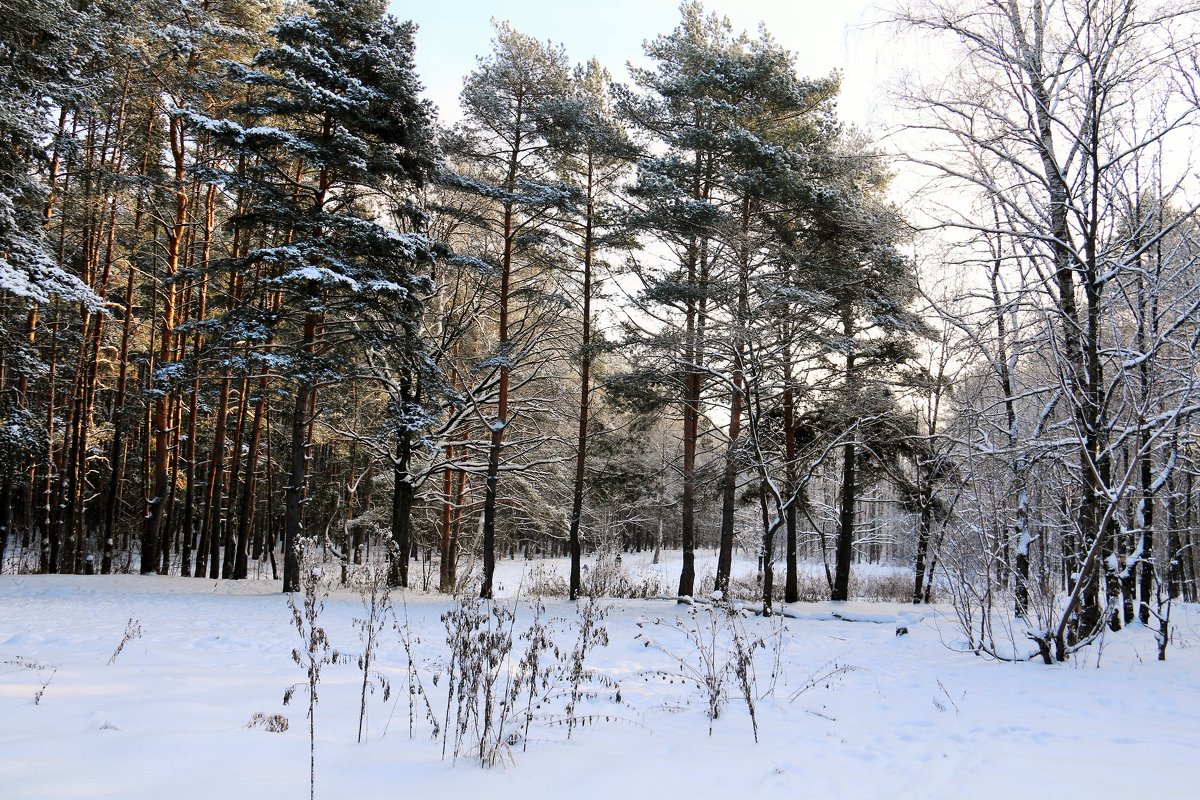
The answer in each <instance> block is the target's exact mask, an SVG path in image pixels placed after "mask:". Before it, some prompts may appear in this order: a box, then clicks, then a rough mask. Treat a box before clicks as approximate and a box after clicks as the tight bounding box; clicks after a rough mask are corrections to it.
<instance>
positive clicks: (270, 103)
mask: <svg viewBox="0 0 1200 800" xmlns="http://www.w3.org/2000/svg"><path fill="white" fill-rule="evenodd" d="M9 5H11V6H12V7H11V9H8V10H7V11H6V17H7V20H8V23H9V24H8V26H7V27H6V29H5V31H4V32H3V33H2V34H0V67H2V69H3V71H4V76H5V79H4V81H3V82H2V85H0V93H2V95H3V96H2V97H0V100H2V101H3V102H2V103H0V129H2V130H3V134H4V135H3V137H0V138H2V142H0V175H2V177H0V347H2V354H0V420H2V422H3V424H2V426H0V459H2V461H3V463H4V465H5V466H6V469H5V470H4V474H3V476H0V554H3V555H4V557H5V561H4V564H5V567H6V568H9V567H10V566H11V567H12V568H21V569H36V570H38V571H42V572H91V571H96V572H102V573H107V572H111V571H114V570H125V569H129V570H136V571H139V572H142V573H152V572H158V573H164V574H181V575H185V576H188V575H194V576H201V577H203V576H207V577H213V578H231V579H237V578H244V577H247V576H248V575H249V574H250V571H251V569H252V568H256V565H264V564H265V565H269V567H270V569H271V570H272V574H274V575H275V576H276V577H281V578H282V580H283V585H284V589H285V590H286V591H294V590H295V589H296V588H297V586H298V581H299V560H298V553H299V548H300V547H301V546H302V544H303V546H322V547H324V548H325V549H326V552H327V554H328V555H329V556H330V557H332V558H335V559H337V560H339V561H340V562H341V563H342V564H343V565H346V567H348V566H349V565H351V564H353V563H355V562H358V561H361V560H363V559H365V558H371V557H372V550H376V551H378V553H376V555H379V554H382V557H384V558H386V559H387V561H388V563H389V565H390V573H391V574H390V580H391V582H392V583H393V584H394V585H401V586H407V585H409V584H410V583H411V582H413V581H414V580H416V576H414V575H411V574H410V572H411V571H412V570H414V569H417V570H419V571H420V576H419V577H420V580H421V582H422V584H423V585H428V584H434V585H436V586H437V587H438V588H440V589H442V590H446V591H449V590H451V589H452V588H453V587H454V586H455V585H456V584H457V583H458V581H459V580H460V576H459V571H460V570H459V568H458V567H459V564H460V563H461V562H462V561H463V560H464V559H474V558H478V559H479V560H480V562H481V564H482V582H481V587H480V591H481V594H483V595H484V596H485V597H487V596H490V595H491V594H492V592H493V588H494V587H493V581H494V573H495V564H496V559H497V557H501V556H503V555H505V554H510V553H513V552H516V550H517V549H518V548H520V549H523V550H524V551H525V552H526V553H534V552H537V553H542V554H562V555H566V556H569V558H570V561H571V570H570V576H569V592H570V595H571V596H572V597H575V596H577V595H578V594H579V592H580V587H581V584H582V580H583V577H582V554H583V552H584V551H585V549H589V548H594V547H597V546H599V545H600V544H601V543H603V542H612V541H614V540H616V541H618V542H624V543H625V544H626V545H628V546H634V547H637V548H642V547H662V546H664V545H666V546H669V547H672V546H673V547H677V548H678V549H680V550H682V553H683V566H682V570H681V574H680V578H679V584H678V587H677V591H678V594H679V595H680V596H691V595H693V594H695V593H696V592H697V591H699V590H700V588H701V587H700V581H699V579H698V576H697V573H696V567H695V551H696V549H697V548H698V547H701V546H712V547H715V548H716V551H717V556H718V558H717V571H716V575H715V576H714V578H713V581H714V582H713V584H712V589H714V590H716V591H721V592H729V591H730V590H731V586H730V581H731V577H732V573H733V558H734V554H735V552H736V551H737V549H738V548H744V549H748V550H750V551H751V552H756V553H758V555H759V557H760V565H761V568H760V584H759V587H758V589H757V590H756V591H757V592H758V593H759V596H760V597H761V598H762V600H763V603H764V609H765V610H767V611H768V612H769V611H770V609H771V605H772V603H773V602H774V601H775V600H777V599H782V600H784V601H795V600H796V599H798V596H799V594H798V573H799V563H800V561H801V560H802V558H803V556H804V555H805V554H806V553H807V554H810V555H813V556H818V557H820V558H822V559H823V560H824V562H825V564H826V570H827V578H828V584H829V594H830V596H831V597H832V598H833V599H846V598H847V597H848V596H849V592H850V588H849V587H850V577H851V564H852V562H853V561H854V559H855V558H856V557H862V556H863V555H864V554H866V555H878V553H877V552H876V550H875V544H874V543H873V542H870V541H868V540H867V527H868V526H867V522H868V521H869V520H870V521H872V527H875V525H874V522H875V521H877V520H878V518H879V515H880V511H879V508H878V505H886V506H887V507H888V509H890V511H889V513H890V514H891V516H889V517H888V523H887V527H888V528H889V542H890V544H889V546H890V547H892V548H893V549H894V550H895V555H896V556H897V557H900V558H904V559H908V560H910V563H912V564H913V565H914V566H915V585H914V591H913V599H914V600H915V601H921V600H923V599H927V598H928V596H929V592H930V590H931V587H932V584H933V578H934V575H935V574H938V575H942V576H944V577H946V578H952V579H953V580H952V583H954V585H955V587H956V589H955V590H954V591H955V594H956V597H957V599H958V600H959V601H962V602H967V603H976V604H977V605H978V606H979V607H983V608H987V609H993V608H997V609H998V608H1009V609H1011V610H1012V611H1015V613H1016V614H1017V615H1018V616H1021V617H1023V618H1025V619H1026V620H1027V621H1030V625H1031V626H1032V628H1033V630H1034V633H1033V634H1032V638H1033V639H1034V640H1035V641H1036V642H1037V643H1038V647H1039V648H1041V649H1042V650H1043V651H1044V652H1045V653H1047V654H1048V656H1049V657H1050V658H1057V659H1061V658H1065V657H1066V656H1067V655H1068V654H1069V651H1070V650H1071V649H1072V647H1074V646H1076V645H1078V644H1080V643H1082V642H1086V641H1088V640H1089V638H1090V637H1093V636H1094V635H1096V634H1097V632H1098V631H1099V630H1100V629H1101V628H1102V626H1103V625H1106V624H1107V625H1116V624H1120V622H1122V621H1130V620H1132V619H1134V618H1136V617H1138V616H1140V617H1141V619H1142V621H1143V622H1146V621H1148V619H1149V615H1150V613H1151V610H1152V602H1151V601H1152V600H1153V599H1154V597H1155V593H1156V592H1157V593H1158V595H1159V596H1160V597H1161V596H1162V594H1163V592H1164V591H1165V592H1166V593H1167V595H1168V596H1170V597H1174V596H1178V595H1179V594H1180V593H1189V596H1194V577H1195V558H1194V555H1193V553H1192V549H1191V544H1192V532H1191V529H1192V524H1193V517H1194V510H1193V506H1194V491H1193V484H1194V474H1195V461H1194V446H1193V443H1192V427H1191V419H1192V412H1193V411H1194V406H1195V400H1196V398H1195V393H1194V391H1193V388H1192V385H1193V383H1194V380H1195V376H1194V367H1193V366H1192V364H1193V360H1192V356H1191V353H1192V352H1193V351H1194V349H1195V337H1196V335H1197V334H1196V331H1197V325H1196V305H1195V301H1196V295H1195V292H1196V290H1195V277H1196V255H1197V247H1196V226H1195V219H1194V217H1195V214H1194V211H1195V209H1194V208H1193V207H1191V206H1189V205H1188V203H1187V200H1186V198H1187V197H1188V190H1189V184H1188V183H1187V181H1188V180H1189V179H1188V176H1187V171H1186V168H1181V167H1180V166H1179V165H1180V161H1179V156H1178V152H1179V150H1178V148H1180V147H1183V146H1185V145H1186V143H1187V142H1190V141H1191V139H1190V138H1189V137H1190V136H1191V126H1192V125H1193V123H1194V121H1195V115H1196V113H1197V107H1198V105H1197V102H1196V94H1195V90H1194V82H1191V81H1189V80H1188V77H1189V76H1191V77H1194V68H1195V63H1196V61H1195V60H1196V50H1195V45H1194V42H1195V38H1194V37H1193V38H1191V39H1188V37H1187V35H1186V33H1187V31H1188V30H1190V28H1189V27H1188V26H1189V25H1192V23H1193V20H1194V18H1195V17H1194V16H1191V17H1189V15H1188V14H1187V13H1185V12H1186V11H1187V9H1185V8H1184V7H1183V6H1180V7H1178V8H1175V9H1168V10H1166V11H1155V12H1154V13H1153V14H1150V13H1149V12H1144V11H1143V10H1142V9H1141V8H1140V6H1139V4H1137V3H1134V2H1132V0H1125V1H1123V2H1115V1H1114V2H1112V3H1106V4H1095V3H1085V2H1082V0H1080V1H1079V2H1074V0H1055V1H1054V2H1045V3H1015V4H1011V3H1007V2H1004V3H1001V2H997V1H996V0H972V1H971V2H965V1H964V2H942V1H941V0H939V1H938V2H927V3H923V4H921V5H920V6H918V7H917V8H914V9H908V8H904V9H900V10H898V11H897V12H896V14H895V19H894V22H895V23H897V24H898V26H899V28H900V30H901V32H903V31H905V30H909V31H915V32H917V33H918V35H924V36H931V37H943V38H944V39H945V40H946V41H947V47H950V48H952V47H954V46H956V45H960V46H962V47H963V48H964V51H963V52H965V53H966V55H964V57H963V58H964V60H963V62H962V64H963V68H962V69H961V70H960V71H959V73H958V74H957V75H956V76H955V77H954V79H953V80H938V81H931V82H925V83H920V82H914V83H913V84H912V85H911V86H906V87H905V88H904V90H903V97H902V99H904V100H906V101H908V102H909V103H910V104H911V106H912V115H911V117H910V118H911V119H912V120H913V121H914V123H913V129H914V130H919V131H921V132H922V133H921V136H922V138H920V139H919V140H916V143H915V144H914V145H913V146H912V147H911V148H910V149H909V150H908V152H907V153H906V154H905V158H906V159H907V162H908V163H907V165H904V161H903V160H902V161H900V162H895V161H892V160H890V159H887V158H885V157H884V156H883V154H882V151H880V150H878V149H876V148H875V147H873V146H872V145H871V143H870V142H869V141H867V140H866V139H865V138H864V137H863V136H862V135H861V134H859V133H858V132H856V131H855V130H853V129H851V128H847V127H846V126H844V125H843V124H842V123H840V122H839V120H838V118H837V114H836V100H837V94H838V89H839V77H838V75H837V74H836V73H833V74H830V75H828V76H821V77H816V78H808V77H804V76H800V75H798V74H797V71H796V68H795V64H794V60H793V58H792V56H791V55H790V54H789V53H788V52H787V51H786V50H785V49H784V48H782V47H781V46H780V45H779V44H778V43H776V42H775V41H774V40H773V39H772V38H771V36H770V35H769V33H767V32H766V31H765V30H763V31H760V32H759V33H758V34H757V35H756V36H751V35H747V34H739V33H737V32H735V31H734V30H733V29H732V27H731V26H730V24H729V23H728V22H727V21H725V20H723V19H720V18H718V17H716V16H714V15H710V14H707V13H706V12H705V11H704V9H703V8H702V6H701V5H700V4H699V3H693V2H689V3H685V4H683V5H682V6H681V18H680V22H679V24H678V26H677V27H676V28H675V29H674V30H672V31H671V32H669V33H666V34H663V35H661V36H658V37H657V38H655V39H652V40H650V41H648V42H647V43H646V45H645V54H646V56H647V58H648V63H649V66H647V67H644V68H639V69H632V70H631V72H630V76H629V79H628V80H627V81H625V82H621V81H617V80H614V79H613V78H612V76H611V75H610V74H609V73H608V72H607V71H606V70H605V69H604V68H603V66H602V65H600V64H598V63H596V62H594V61H593V62H589V63H585V64H581V65H573V64H572V63H571V62H570V60H569V59H568V56H567V54H566V53H565V52H564V51H563V49H562V48H561V47H558V46H555V45H553V44H550V43H546V42H540V41H538V40H536V39H534V38H532V37H529V36H526V35H524V34H522V33H520V32H519V31H516V30H514V29H512V28H511V27H510V26H508V25H507V24H497V26H496V30H495V38H494V41H493V44H492V50H491V52H489V53H488V54H486V55H484V56H483V57H482V58H481V59H480V60H479V61H478V64H477V66H476V68H475V70H474V71H473V72H472V73H471V74H470V75H468V76H467V78H466V79H465V81H464V85H463V89H462V93H461V96H460V103H461V120H460V121H459V122H458V123H456V124H454V125H443V124H440V123H439V122H438V119H437V116H436V113H435V109H433V108H432V106H431V105H430V104H429V103H428V102H427V101H425V100H423V99H421V95H420V93H421V85H420V81H419V76H418V75H417V72H416V69H415V66H414V61H413V54H414V47H415V46H416V44H417V42H418V41H419V36H418V33H417V31H416V30H415V28H414V26H413V25H411V24H410V23H404V22H399V21H397V20H396V19H394V18H393V17H391V16H389V15H388V14H387V12H386V4H385V3H382V2H378V1H377V0H311V2H307V3H303V4H275V3H270V2H248V1H247V0H208V1H207V2H181V0H139V2H137V3H130V4H122V5H120V6H119V7H116V6H109V5H106V4H96V3H90V2H62V1H60V0H19V2H15V3H12V4H9ZM1193 27H1194V26H1193ZM1189 59H1191V61H1190V62H1189ZM1189 69H1190V70H1191V71H1190V72H1189ZM901 165H904V166H901ZM896 168H903V169H904V170H905V171H906V172H908V171H910V170H911V171H914V172H917V171H923V173H924V174H925V175H927V176H929V179H930V182H931V183H930V187H929V188H928V190H927V191H925V192H924V193H923V194H922V195H921V196H920V197H919V198H917V199H916V200H915V201H914V205H913V207H912V208H908V207H906V209H905V211H906V214H904V215H902V214H901V213H900V210H899V209H898V208H897V207H896V206H895V205H894V204H893V203H892V202H891V201H889V194H888V188H889V182H890V180H891V175H890V172H889V170H891V169H896ZM937 184H941V186H938V185H937ZM919 203H925V204H926V206H925V207H920V208H918V207H917V204H919ZM933 232H937V235H934V234H933ZM1156 534H1157V536H1156ZM1156 542H1157V544H1158V547H1157V548H1156V547H1155V544H1156ZM827 543H828V544H827ZM277 560H278V561H279V562H280V563H276V562H277ZM777 561H779V562H781V564H782V567H783V570H784V575H783V576H782V590H780V587H779V586H778V585H777V583H776V580H775V575H774V564H775V563H776V562H777ZM435 568H436V570H437V574H436V575H434V574H433V571H434V569H435ZM939 571H940V572H939ZM988 613H990V611H989V612H988ZM981 636H982V637H983V639H981V642H980V646H989V645H986V642H985V641H983V640H984V639H986V638H987V637H986V635H984V634H981Z"/></svg>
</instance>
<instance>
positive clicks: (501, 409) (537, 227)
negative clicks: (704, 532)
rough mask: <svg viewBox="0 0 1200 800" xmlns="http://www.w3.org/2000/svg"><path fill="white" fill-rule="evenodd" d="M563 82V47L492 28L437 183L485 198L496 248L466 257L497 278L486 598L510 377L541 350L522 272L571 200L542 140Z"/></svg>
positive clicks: (487, 227) (485, 226)
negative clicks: (451, 166) (450, 165)
mask: <svg viewBox="0 0 1200 800" xmlns="http://www.w3.org/2000/svg"><path fill="white" fill-rule="evenodd" d="M569 78H570V73H569V71H568V69H567V64H566V56H565V55H564V54H563V53H562V51H561V49H559V48H555V47H552V46H549V45H545V44H542V43H541V42H538V41H537V40H536V39H533V38H531V37H529V36H525V35H523V34H521V33H519V32H518V31H515V30H513V29H512V28H511V27H509V26H508V25H507V24H497V26H496V38H495V40H494V43H493V50H492V53H491V55H490V56H489V57H487V58H483V59H480V61H479V65H478V67H477V68H476V69H475V71H474V72H472V73H471V74H470V75H469V76H468V77H467V81H466V85H465V86H464V87H463V91H462V95H461V102H462V108H463V112H464V115H465V120H464V124H463V126H462V127H461V128H460V129H459V130H458V131H456V133H455V136H454V137H453V141H452V142H451V143H450V144H449V145H448V147H447V149H448V150H449V151H450V153H451V155H452V156H453V157H454V158H455V159H456V162H457V163H458V164H460V165H461V166H463V167H468V169H462V170H460V171H459V172H457V173H449V174H447V175H446V176H445V177H444V179H443V181H444V182H445V183H446V184H447V185H448V186H452V187H455V188H457V189H460V190H462V191H465V192H469V193H473V194H477V195H481V196H483V197H485V198H487V199H488V200H490V201H491V203H490V208H488V209H487V210H486V211H484V213H483V214H482V215H481V216H479V217H478V218H476V220H475V223H476V225H477V227H479V228H481V229H482V230H481V233H483V234H484V235H485V236H487V235H490V236H493V237H495V239H496V240H497V241H496V244H495V249H494V251H492V250H490V249H479V250H477V252H472V253H470V254H469V255H471V256H473V257H475V258H476V259H478V260H479V263H481V264H487V265H488V268H489V269H490V270H493V271H494V272H495V277H496V278H498V280H499V285H498V286H497V287H496V292H497V299H496V318H497V322H496V333H495V336H496V344H495V351H494V352H493V353H492V354H490V355H489V356H488V357H487V358H486V359H485V360H484V362H483V363H482V364H480V365H479V368H480V369H481V370H485V371H488V372H493V371H494V372H495V373H497V375H498V385H497V391H496V409H495V416H494V417H492V418H491V419H490V420H489V421H488V428H489V442H488V463H487V476H486V484H485V489H484V502H483V544H482V547H483V585H482V588H481V595H482V596H483V597H485V598H489V597H491V596H492V579H493V576H494V574H495V567H496V519H497V509H498V503H499V494H498V487H499V481H500V472H501V462H502V457H501V454H502V451H503V449H504V442H505V438H506V434H507V433H508V429H509V427H510V425H511V424H512V422H513V419H514V416H515V415H514V410H515V407H513V397H512V396H511V395H512V388H513V386H512V384H513V373H514V371H520V370H521V369H522V368H524V367H526V366H527V364H526V362H528V361H530V360H531V358H530V356H531V353H532V352H534V351H535V350H536V349H537V348H538V341H537V335H538V333H539V330H540V325H539V324H538V317H539V314H538V313H536V311H537V308H536V307H537V305H538V304H539V301H540V300H541V298H540V297H539V296H537V291H536V288H535V287H536V283H535V282H534V281H535V278H534V276H533V275H530V274H529V273H530V272H531V271H534V270H535V269H536V267H535V266H534V265H536V264H537V262H538V260H539V257H540V256H541V255H543V252H542V251H543V246H544V244H545V242H546V237H547V234H548V232H549V231H550V222H551V221H552V220H553V219H554V218H555V216H556V215H557V214H558V213H560V212H561V211H563V210H565V208H566V207H567V206H568V204H569V202H570V201H571V199H572V197H573V193H572V192H571V190H570V189H569V188H568V187H566V186H564V185H562V183H561V182H560V181H559V180H558V178H557V176H556V175H555V173H554V170H553V161H552V156H553V148H552V146H551V144H550V142H549V141H548V140H547V134H548V133H549V132H550V131H551V130H553V129H554V128H555V126H556V120H555V116H556V114H558V115H562V114H563V113H564V111H565V110H564V107H563V105H562V101H563V100H564V99H565V98H566V95H567V91H568V89H569ZM531 290H532V291H531ZM533 446H534V447H536V443H534V444H533ZM527 447H528V445H527Z"/></svg>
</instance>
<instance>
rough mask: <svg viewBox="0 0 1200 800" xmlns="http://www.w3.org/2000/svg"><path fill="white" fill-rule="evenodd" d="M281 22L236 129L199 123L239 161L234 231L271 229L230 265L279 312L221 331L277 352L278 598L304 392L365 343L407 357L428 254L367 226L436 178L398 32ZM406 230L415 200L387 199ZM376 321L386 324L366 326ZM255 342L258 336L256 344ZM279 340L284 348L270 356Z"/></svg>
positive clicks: (333, 375)
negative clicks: (283, 428) (288, 408)
mask: <svg viewBox="0 0 1200 800" xmlns="http://www.w3.org/2000/svg"><path fill="white" fill-rule="evenodd" d="M309 5H310V6H311V11H310V12H309V13H299V14H293V15H288V16H284V17H283V18H281V19H280V21H279V22H278V23H277V24H276V25H275V27H274V28H273V29H272V31H271V36H272V38H273V39H274V42H275V43H274V44H272V45H270V46H268V47H266V48H265V49H263V50H261V51H260V52H259V53H258V55H257V56H256V57H255V58H254V61H253V63H252V65H251V66H249V67H240V66H235V67H234V68H233V69H234V74H235V76H236V77H237V78H238V79H239V80H240V82H241V83H243V84H244V85H245V86H246V88H247V91H248V92H249V94H250V97H251V99H250V100H249V102H247V103H246V104H244V105H243V106H242V107H241V108H240V109H239V111H240V112H241V114H242V115H243V116H242V118H241V119H240V120H238V121H235V120H232V119H225V120H201V122H203V124H205V125H207V126H208V127H209V129H210V130H211V131H212V132H213V133H214V134H216V135H219V136H220V137H221V138H223V139H224V140H225V141H227V142H230V143H231V144H232V145H233V146H235V147H236V148H237V149H238V150H239V152H241V153H244V154H245V156H246V159H247V161H248V162H249V166H248V167H247V169H246V170H245V172H244V173H243V174H229V175H226V176H225V177H224V180H226V181H227V182H228V183H229V184H230V185H231V186H233V187H235V188H237V189H239V190H242V191H244V192H245V194H246V200H245V209H244V212H243V213H242V214H241V215H240V216H239V217H238V218H237V219H236V220H235V222H236V223H237V224H239V225H241V226H246V227H249V226H254V227H255V228H265V229H267V230H270V231H273V232H274V234H273V238H274V241H273V242H271V243H268V244H266V245H264V246H262V247H257V248H255V249H253V250H251V251H250V252H249V253H247V254H246V255H245V257H243V258H241V259H240V260H239V261H238V262H237V264H236V268H237V269H238V270H240V271H242V272H243V273H245V272H249V271H250V270H252V269H261V270H262V271H263V273H264V274H265V275H266V276H267V278H266V283H267V285H268V286H269V287H270V288H271V289H272V290H274V291H276V292H278V293H279V296H280V298H281V301H282V305H281V306H280V307H279V308H278V309H277V310H274V311H270V312H267V311H262V312H260V313H259V317H260V319H259V320H258V321H259V322H260V323H261V325H260V326H258V327H255V326H247V325H243V326H241V327H237V328H235V329H234V330H233V331H232V333H233V335H234V336H238V337H239V338H243V337H245V336H247V335H255V336H259V337H262V336H263V335H264V334H262V333H261V331H263V330H267V329H269V330H271V331H272V332H273V335H274V336H275V338H276V342H277V344H276V345H275V346H274V347H273V348H272V352H271V353H270V357H271V362H272V364H273V365H274V368H275V369H276V370H277V371H279V372H280V373H281V374H284V375H286V376H287V377H288V378H289V379H290V380H291V382H292V384H293V386H294V393H295V394H294V404H293V408H292V413H291V434H290V445H289V460H288V465H287V478H286V480H287V485H286V487H285V496H286V510H285V523H284V536H283V547H284V558H285V562H284V575H283V584H284V586H283V588H284V591H287V592H291V591H295V590H297V588H298V587H299V560H298V552H299V550H298V548H299V546H300V542H299V540H300V537H301V536H302V534H303V530H304V526H303V510H302V509H303V503H304V493H305V483H306V480H307V476H308V461H309V459H310V449H311V433H310V431H311V424H312V422H313V420H314V417H315V416H316V398H315V395H316V392H317V390H318V388H319V387H321V386H325V385H330V384H335V383H339V382H342V381H344V380H347V379H349V378H351V377H353V376H354V364H355V362H356V359H357V357H356V356H355V354H361V352H362V348H363V347H364V346H365V345H370V344H374V343H378V341H379V338H380V337H383V336H386V337H387V338H388V339H390V340H391V341H390V342H389V344H391V345H392V346H398V347H406V348H410V349H413V350H417V349H419V347H420V330H419V327H420V319H421V307H422V298H423V297H424V296H425V295H426V294H427V293H428V292H429V291H430V290H431V286H430V282H429V280H428V278H427V277H426V276H425V275H424V273H423V272H422V270H421V265H423V264H426V263H427V262H429V261H430V260H431V259H432V258H433V257H434V251H435V248H434V246H433V243H432V242H431V241H430V240H429V239H428V238H427V237H426V236H424V235H423V234H421V233H413V232H406V233H398V232H396V231H394V230H389V229H388V228H387V227H385V226H384V225H382V224H380V222H378V221H377V220H376V214H377V208H378V205H379V203H380V202H381V200H382V198H383V197H384V196H385V195H386V196H388V197H391V198H396V197H399V198H401V199H402V200H403V198H406V197H415V194H414V193H415V190H416V189H417V188H419V187H420V186H421V185H422V184H424V183H425V181H426V180H427V179H428V177H429V175H430V173H431V172H432V170H433V167H434V161H435V159H434V151H433V147H432V144H431V142H432V136H431V134H432V130H431V125H432V111H431V108H430V107H429V105H428V104H427V103H426V102H425V101H423V100H421V99H420V98H419V97H418V92H419V90H420V85H419V82H418V80H417V76H416V72H415V68H414V65H413V55H412V54H413V32H414V27H413V25H412V24H411V23H399V22H397V21H396V20H395V19H393V18H392V17H391V16H389V15H387V14H386V13H385V3H383V2H380V1H379V0H313V2H311V3H310V4H309ZM399 213H400V214H401V216H403V217H406V218H407V220H408V222H409V223H410V229H412V230H419V229H420V226H421V214H420V211H419V209H418V208H417V206H416V205H415V204H414V203H411V202H410V203H404V202H401V203H400V212H399ZM375 320H386V321H389V322H392V323H395V324H394V325H392V324H379V323H378V322H376V321H375ZM260 341H261V339H260ZM285 343H286V348H285V347H284V346H283V345H284V344H285Z"/></svg>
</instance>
